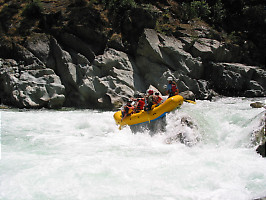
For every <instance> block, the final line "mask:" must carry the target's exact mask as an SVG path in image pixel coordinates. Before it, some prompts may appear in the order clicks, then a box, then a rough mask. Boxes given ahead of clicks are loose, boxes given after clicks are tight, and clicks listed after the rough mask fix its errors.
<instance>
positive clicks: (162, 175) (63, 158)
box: [0, 98, 266, 200]
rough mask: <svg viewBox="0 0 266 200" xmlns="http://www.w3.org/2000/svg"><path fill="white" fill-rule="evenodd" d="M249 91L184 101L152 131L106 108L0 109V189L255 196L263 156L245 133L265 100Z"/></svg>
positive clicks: (64, 198)
mask: <svg viewBox="0 0 266 200" xmlns="http://www.w3.org/2000/svg"><path fill="white" fill-rule="evenodd" d="M253 101H254V99H242V98H222V99H218V100H217V101H215V102H210V101H197V104H195V105H194V104H190V103H184V104H183V105H182V106H181V108H180V109H178V110H176V111H174V112H172V113H170V114H168V115H167V116H166V122H167V125H166V130H165V132H159V133H156V134H153V135H152V136H151V134H150V132H148V131H144V132H137V133H135V134H133V133H132V132H131V130H130V128H129V127H125V128H124V129H122V130H118V127H117V126H116V125H115V123H114V120H113V114H114V112H101V111H97V110H67V111H65V110H61V111H50V110H25V111H24V110H17V109H7V110H1V111H0V120H1V127H0V130H1V160H0V199H1V200H47V199H50V200H179V199H180V200H194V199H199V200H203V199H204V200H205V199H206V200H207V199H211V200H213V199H218V200H220V199H221V200H224V199H226V200H251V199H256V198H259V197H265V196H266V159H265V158H262V157H261V156H260V155H259V154H257V153H256V150H255V149H256V147H257V146H256V145H254V143H253V142H252V132H254V131H255V130H257V129H258V128H259V127H260V126H261V125H260V123H261V119H262V118H263V116H264V114H265V113H264V112H265V109H264V108H258V109H254V108H251V107H250V105H249V104H250V103H251V102H253ZM182 118H188V119H190V120H191V123H192V125H189V126H187V125H186V124H185V123H183V122H182ZM180 133H182V136H183V137H182V139H180V137H179V136H180Z"/></svg>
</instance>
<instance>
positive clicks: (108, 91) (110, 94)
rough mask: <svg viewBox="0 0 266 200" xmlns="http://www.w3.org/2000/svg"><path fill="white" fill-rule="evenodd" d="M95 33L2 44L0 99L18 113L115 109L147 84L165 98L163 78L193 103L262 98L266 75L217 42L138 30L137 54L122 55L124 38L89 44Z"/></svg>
mask: <svg viewBox="0 0 266 200" xmlns="http://www.w3.org/2000/svg"><path fill="white" fill-rule="evenodd" d="M151 26H152V25H151ZM86 33H90V34H89V35H88V34H86ZM93 34H94V35H95V34H96V33H95V32H93V31H90V30H87V29H86V28H85V27H82V26H77V27H74V28H73V30H72V31H71V32H70V31H69V32H68V31H67V30H65V31H63V32H62V31H61V32H60V33H58V34H56V37H55V36H53V35H49V34H44V33H35V34H32V35H31V37H28V38H26V40H25V42H24V44H23V46H22V45H18V44H16V43H8V42H6V43H4V42H1V44H0V50H1V53H0V58H1V57H2V58H5V59H1V60H0V70H1V71H0V80H1V83H0V89H1V92H0V97H1V101H2V102H3V103H5V104H9V105H13V106H17V107H21V108H23V107H26V108H40V107H48V108H59V107H61V106H74V107H84V108H96V109H113V108H118V107H120V106H121V105H122V104H123V103H124V102H125V101H126V100H127V99H128V98H129V97H132V96H133V95H134V94H137V93H145V91H146V90H147V89H148V87H149V86H150V85H153V86H154V87H155V88H157V89H158V90H159V92H160V93H161V94H165V90H166V89H165V86H166V84H167V77H169V76H171V77H173V78H174V80H175V81H176V82H177V84H178V88H179V90H180V92H184V91H188V90H189V91H191V92H192V93H193V95H192V96H191V94H188V93H183V94H182V95H188V96H190V97H189V98H190V99H191V100H195V98H196V99H211V98H212V97H213V96H215V95H218V94H221V95H229V96H246V97H261V96H265V95H266V94H265V91H266V72H265V70H264V69H262V68H259V67H257V66H246V65H244V64H241V63H237V62H239V61H240V59H239V53H238V52H239V51H237V50H236V49H234V50H232V49H231V48H229V47H227V46H226V45H225V44H223V43H222V42H219V41H217V40H213V39H208V38H198V39H192V37H180V38H176V37H169V36H165V35H163V34H159V33H157V32H156V31H155V30H153V29H144V30H143V32H142V34H139V33H138V35H140V37H139V38H138V40H136V38H135V39H134V44H135V46H134V49H135V51H133V50H131V51H126V48H125V45H124V44H123V40H120V42H119V43H114V41H107V40H106V38H105V37H104V36H103V35H99V34H98V36H97V37H96V38H97V40H95V41H93V39H92V37H93ZM96 35H97V34H96ZM133 36H134V35H130V37H132V38H133ZM132 40H133V39H132ZM104 44H105V48H104ZM118 44H120V45H118ZM110 47H113V48H110ZM128 52H130V54H129V53H128ZM9 58H12V59H9ZM186 98H188V97H187V96H186Z"/></svg>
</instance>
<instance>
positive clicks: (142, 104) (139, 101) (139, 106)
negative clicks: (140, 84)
mask: <svg viewBox="0 0 266 200" xmlns="http://www.w3.org/2000/svg"><path fill="white" fill-rule="evenodd" d="M144 105H145V101H143V100H142V99H140V100H138V105H137V107H136V110H143V108H144Z"/></svg>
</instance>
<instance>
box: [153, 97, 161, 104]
mask: <svg viewBox="0 0 266 200" xmlns="http://www.w3.org/2000/svg"><path fill="white" fill-rule="evenodd" d="M162 100H163V99H162V98H161V97H159V96H158V97H157V96H156V97H155V98H154V104H159V103H161V101H162Z"/></svg>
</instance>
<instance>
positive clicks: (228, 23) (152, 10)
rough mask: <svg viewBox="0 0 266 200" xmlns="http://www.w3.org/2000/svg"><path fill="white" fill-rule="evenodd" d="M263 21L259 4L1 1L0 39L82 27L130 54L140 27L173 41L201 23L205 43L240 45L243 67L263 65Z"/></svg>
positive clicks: (238, 0) (254, 0)
mask: <svg viewBox="0 0 266 200" xmlns="http://www.w3.org/2000/svg"><path fill="white" fill-rule="evenodd" d="M265 16H266V13H265V9H264V3H263V1H259V0H232V1H226V0H212V1H210V0H200V1H195V0H180V1H176V0H167V1H162V0H157V1H148V0H62V1H51V0H27V1H25V0H24V1H12V0H1V1H0V19H1V25H0V34H1V36H3V35H4V36H7V37H8V38H11V40H12V41H19V42H20V44H23V41H24V39H25V37H26V36H30V35H31V34H32V33H33V32H44V33H52V35H54V34H57V33H58V30H63V29H69V30H73V27H74V26H77V25H82V26H85V27H89V28H92V29H94V30H98V32H101V33H103V34H104V35H105V37H106V40H105V41H108V40H110V39H111V37H112V35H113V34H114V33H115V34H116V35H120V36H121V40H122V41H123V43H124V46H125V50H128V52H134V48H135V47H136V43H137V42H138V38H139V36H140V33H141V32H142V31H143V29H144V28H154V29H156V30H157V31H158V32H161V33H164V34H167V35H174V36H182V34H181V33H180V30H185V31H187V32H188V33H190V35H192V36H193V37H198V36H197V29H199V27H201V24H202V23H204V24H205V26H207V27H208V28H209V30H210V31H209V35H208V37H209V38H214V39H219V40H220V41H225V42H227V43H231V44H236V45H241V46H242V51H243V55H244V57H245V58H244V59H243V60H244V61H245V62H246V63H247V64H249V65H260V66H263V65H264V62H265V60H264V56H265V55H264V52H265V45H264V44H265V41H266V36H265V34H264V30H263V27H265V19H266V17H265ZM74 28H75V27H74ZM181 32H182V31H181Z"/></svg>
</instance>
